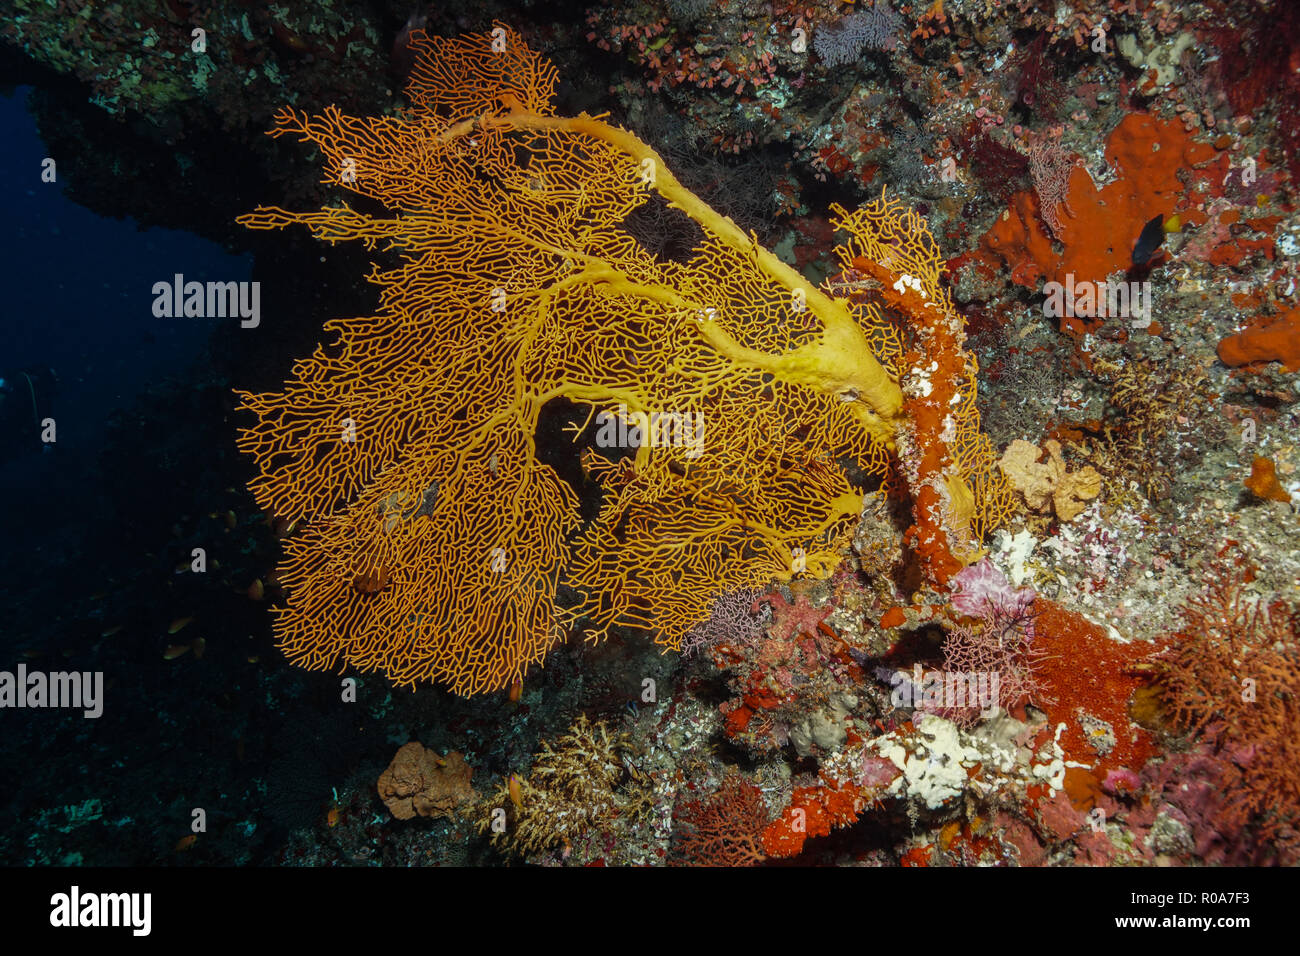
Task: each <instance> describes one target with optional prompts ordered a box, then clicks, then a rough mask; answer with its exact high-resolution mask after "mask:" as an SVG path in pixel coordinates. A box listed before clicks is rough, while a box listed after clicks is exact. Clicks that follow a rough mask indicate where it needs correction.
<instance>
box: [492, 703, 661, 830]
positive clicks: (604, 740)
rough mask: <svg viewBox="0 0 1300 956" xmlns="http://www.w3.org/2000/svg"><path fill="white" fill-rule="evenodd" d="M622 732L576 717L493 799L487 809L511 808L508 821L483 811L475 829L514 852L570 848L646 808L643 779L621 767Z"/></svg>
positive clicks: (624, 741) (624, 747)
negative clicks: (519, 778)
mask: <svg viewBox="0 0 1300 956" xmlns="http://www.w3.org/2000/svg"><path fill="white" fill-rule="evenodd" d="M627 752H628V741H627V735H626V734H621V733H611V732H610V729H609V727H607V726H606V725H605V724H604V723H601V722H595V723H593V722H592V721H590V720H588V719H587V716H586V715H585V714H583V715H581V716H579V717H578V719H577V721H575V722H574V724H573V726H572V727H570V728H569V731H568V733H565V734H562V735H561V736H559V737H557V738H556V739H555V740H554V741H546V742H544V743H543V744H542V751H541V753H539V754H538V755H537V758H536V759H535V760H534V761H533V766H532V769H531V770H530V771H529V774H528V777H527V778H526V779H525V780H523V781H515V782H514V783H513V785H512V783H511V781H509V780H507V781H506V782H504V783H502V785H501V787H500V789H499V790H498V791H497V793H496V794H495V796H494V797H493V799H492V801H491V804H490V808H491V809H493V810H502V809H504V810H506V811H507V812H509V811H511V810H512V809H513V814H514V818H513V820H512V821H511V823H510V825H509V826H507V827H506V828H505V829H501V828H499V827H497V826H495V825H494V822H495V816H494V815H493V814H491V813H488V814H484V817H483V821H482V824H481V829H482V830H483V831H484V832H489V831H490V832H491V833H492V840H493V842H494V843H496V844H498V845H501V846H506V847H510V848H512V849H514V850H516V851H517V852H520V853H538V852H541V851H542V850H546V849H550V848H552V847H557V846H558V847H570V846H572V845H574V844H575V843H577V841H578V840H579V839H581V838H583V837H587V836H591V835H593V831H598V830H600V829H601V828H602V827H606V826H608V825H610V823H611V822H612V821H613V820H614V819H616V818H619V817H621V818H623V819H634V818H636V817H638V816H640V815H641V814H643V813H644V812H646V810H647V809H648V808H649V790H648V788H647V786H646V783H647V781H646V780H645V779H644V778H640V777H637V776H634V775H633V774H632V772H631V771H629V769H628V768H627V767H626V766H625V762H624V755H625V754H626V753H627Z"/></svg>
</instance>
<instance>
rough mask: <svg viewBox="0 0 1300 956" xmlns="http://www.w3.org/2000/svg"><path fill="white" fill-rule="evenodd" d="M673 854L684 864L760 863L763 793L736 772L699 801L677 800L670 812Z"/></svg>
mask: <svg viewBox="0 0 1300 956" xmlns="http://www.w3.org/2000/svg"><path fill="white" fill-rule="evenodd" d="M673 823H674V831H675V833H674V838H675V842H676V849H677V857H678V858H679V859H680V861H681V862H682V863H685V864H686V865H688V866H753V865H754V864H756V863H761V862H763V860H764V859H766V854H765V853H764V852H763V844H762V834H763V829H764V828H765V827H766V826H767V823H768V813H767V806H766V805H765V804H764V803H763V794H762V793H761V792H760V791H759V789H758V787H756V786H754V785H753V784H752V783H750V782H749V781H748V780H746V779H745V778H744V777H742V776H741V775H740V774H738V773H731V774H728V775H727V776H726V777H724V778H723V780H722V786H721V787H720V788H719V789H718V791H717V792H716V793H711V794H709V795H708V796H706V797H704V798H703V799H700V800H686V801H683V802H680V803H678V805H677V807H676V809H675V811H674V813H673Z"/></svg>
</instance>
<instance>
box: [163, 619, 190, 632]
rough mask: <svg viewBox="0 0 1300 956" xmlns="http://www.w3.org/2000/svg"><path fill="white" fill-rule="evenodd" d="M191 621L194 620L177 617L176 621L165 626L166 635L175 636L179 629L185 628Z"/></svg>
mask: <svg viewBox="0 0 1300 956" xmlns="http://www.w3.org/2000/svg"><path fill="white" fill-rule="evenodd" d="M192 620H194V618H192V617H178V618H177V619H176V620H174V621H172V622H171V623H170V624H168V625H167V633H168V634H175V633H176V632H177V631H179V630H180V629H181V628H183V627H185V625H187V624H189V623H190V621H192Z"/></svg>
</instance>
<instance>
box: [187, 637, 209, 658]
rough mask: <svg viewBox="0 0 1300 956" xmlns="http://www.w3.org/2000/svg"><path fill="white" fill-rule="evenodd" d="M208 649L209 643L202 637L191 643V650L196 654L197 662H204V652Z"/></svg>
mask: <svg viewBox="0 0 1300 956" xmlns="http://www.w3.org/2000/svg"><path fill="white" fill-rule="evenodd" d="M207 649H208V642H207V641H206V640H204V639H203V638H201V637H196V638H194V640H193V641H191V642H190V650H192V651H193V652H194V657H195V659H196V660H203V652H204V651H206V650H207Z"/></svg>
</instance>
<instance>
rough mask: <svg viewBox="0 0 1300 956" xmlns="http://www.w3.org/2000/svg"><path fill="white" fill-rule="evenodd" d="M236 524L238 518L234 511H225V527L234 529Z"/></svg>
mask: <svg viewBox="0 0 1300 956" xmlns="http://www.w3.org/2000/svg"><path fill="white" fill-rule="evenodd" d="M238 524H239V519H237V518H236V517H235V513H234V512H233V511H227V512H226V527H227V528H229V529H231V530H232V531H233V530H234V529H235V526H236V525H238Z"/></svg>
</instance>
